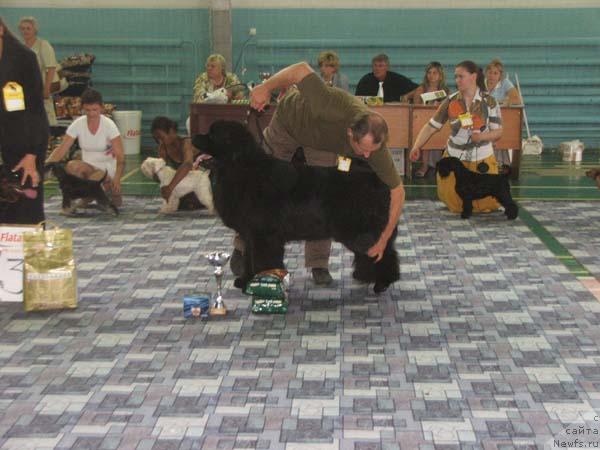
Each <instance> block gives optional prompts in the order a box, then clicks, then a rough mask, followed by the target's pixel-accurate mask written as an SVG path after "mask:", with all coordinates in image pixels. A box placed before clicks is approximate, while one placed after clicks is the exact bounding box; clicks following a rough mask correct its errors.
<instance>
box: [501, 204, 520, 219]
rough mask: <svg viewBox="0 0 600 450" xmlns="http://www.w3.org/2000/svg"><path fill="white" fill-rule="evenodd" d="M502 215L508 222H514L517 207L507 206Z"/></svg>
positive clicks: (517, 211)
mask: <svg viewBox="0 0 600 450" xmlns="http://www.w3.org/2000/svg"><path fill="white" fill-rule="evenodd" d="M504 214H505V215H506V218H507V219H508V220H515V219H516V218H517V216H518V215H519V207H518V206H517V205H509V206H508V207H507V208H506V209H505V210H504Z"/></svg>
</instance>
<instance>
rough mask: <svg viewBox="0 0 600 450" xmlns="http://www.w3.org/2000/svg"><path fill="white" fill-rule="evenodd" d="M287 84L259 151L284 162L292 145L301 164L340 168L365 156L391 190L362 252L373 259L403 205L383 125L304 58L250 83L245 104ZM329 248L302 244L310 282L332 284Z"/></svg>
mask: <svg viewBox="0 0 600 450" xmlns="http://www.w3.org/2000/svg"><path fill="white" fill-rule="evenodd" d="M292 85H296V86H297V89H295V88H294V89H290V90H289V91H288V92H287V93H286V94H285V96H284V97H283V98H282V99H281V101H280V102H279V104H278V106H277V111H276V112H275V115H274V116H273V119H272V120H271V123H270V124H269V126H268V127H267V128H266V129H265V130H264V142H265V149H266V150H267V152H272V154H273V156H275V157H276V158H279V159H283V160H286V161H290V160H291V159H292V157H293V155H294V153H295V151H296V149H297V148H298V147H302V148H303V149H304V155H305V157H306V162H307V164H309V165H312V166H336V165H337V166H338V169H340V170H343V169H344V166H345V165H347V164H348V162H349V161H348V160H347V159H348V158H350V157H354V158H357V157H358V158H362V159H364V160H366V161H367V162H368V164H369V166H370V167H371V168H372V169H373V171H374V172H375V173H376V174H377V176H378V177H379V178H380V179H381V181H383V182H384V183H385V184H386V185H388V186H389V187H390V193H391V195H390V214H389V219H388V223H387V225H386V227H385V229H384V230H383V232H382V233H381V236H380V237H379V240H378V241H377V242H376V243H375V245H373V246H372V247H371V248H370V249H369V251H368V255H369V256H371V257H373V258H375V260H376V261H379V260H380V259H381V257H382V256H383V251H384V249H385V246H386V244H387V241H388V239H389V238H390V236H391V235H392V233H393V231H394V229H395V228H396V226H397V224H398V219H399V218H400V214H401V212H402V206H403V205H404V187H403V185H402V180H401V179H400V176H399V175H398V172H397V171H396V167H395V166H394V162H393V160H392V155H391V154H390V151H389V150H388V149H387V148H386V145H385V142H386V140H387V138H388V129H387V124H386V123H385V120H384V119H383V117H381V116H380V115H379V114H377V113H374V112H371V111H369V109H368V108H367V106H366V105H365V104H364V103H363V102H361V101H360V100H359V99H358V98H356V97H354V96H352V95H351V94H349V93H347V92H345V91H343V90H341V89H338V88H334V87H330V86H327V85H325V83H323V81H322V80H321V79H320V78H319V76H318V75H317V74H316V73H315V72H314V71H313V70H312V68H311V67H310V66H309V65H308V64H307V63H304V62H301V63H297V64H294V65H291V66H289V67H286V68H285V69H283V70H281V71H280V72H278V73H277V74H275V75H274V76H272V77H271V78H269V79H268V80H266V81H265V82H264V83H262V84H260V85H259V86H257V87H255V88H254V89H253V90H252V92H251V94H250V101H251V102H250V104H251V106H252V107H253V108H255V109H257V110H259V111H262V110H263V109H264V107H265V105H266V104H267V103H268V102H269V100H270V98H271V92H272V91H274V90H278V89H286V88H288V87H290V86H292ZM346 170H347V169H346ZM236 241H237V242H236V250H237V251H236V252H234V258H237V259H238V261H239V260H240V259H241V258H240V256H241V254H240V251H242V250H243V246H242V245H240V244H241V243H240V241H239V239H237V240H236ZM330 252H331V240H324V241H309V242H306V246H305V265H306V267H310V268H311V269H312V276H313V279H314V281H315V283H316V284H319V285H327V284H330V283H331V282H332V279H331V275H330V274H329V270H328V266H329V254H330ZM232 262H233V261H232ZM234 265H235V264H232V267H233V266H234Z"/></svg>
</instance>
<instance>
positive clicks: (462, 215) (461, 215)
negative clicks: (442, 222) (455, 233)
mask: <svg viewBox="0 0 600 450" xmlns="http://www.w3.org/2000/svg"><path fill="white" fill-rule="evenodd" d="M460 217H461V218H462V219H468V218H469V217H471V214H470V213H468V212H465V211H463V212H462V213H461V214H460Z"/></svg>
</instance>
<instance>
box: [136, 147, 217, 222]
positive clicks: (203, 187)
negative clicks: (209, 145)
mask: <svg viewBox="0 0 600 450" xmlns="http://www.w3.org/2000/svg"><path fill="white" fill-rule="evenodd" d="M141 170H142V173H143V174H144V175H146V176H147V177H148V178H150V179H151V180H156V179H157V178H158V181H160V187H163V186H167V185H168V184H169V183H170V182H171V180H172V179H173V177H174V176H175V172H176V171H175V169H173V168H172V167H169V166H167V163H166V162H165V161H164V160H163V159H162V158H146V159H145V160H144V162H143V163H142V166H141ZM209 174H210V170H206V169H202V168H200V169H198V170H190V172H189V173H188V174H187V175H186V176H185V178H184V179H183V180H181V181H180V182H179V184H178V185H177V186H175V189H173V193H172V194H171V197H169V200H168V201H166V200H164V199H163V205H162V206H161V208H160V210H159V212H161V213H163V214H171V213H174V212H176V211H177V208H178V207H179V199H181V197H183V196H184V195H186V194H189V193H190V192H193V193H194V194H196V197H198V200H200V203H202V204H203V205H204V206H206V209H207V210H208V212H209V213H210V214H214V213H215V211H214V205H213V198H212V189H211V187H210V179H209V177H208V176H209Z"/></svg>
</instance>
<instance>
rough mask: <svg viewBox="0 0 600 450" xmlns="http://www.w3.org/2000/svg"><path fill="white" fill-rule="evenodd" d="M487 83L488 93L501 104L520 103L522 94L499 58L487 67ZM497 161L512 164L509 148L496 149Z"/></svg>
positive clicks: (501, 163)
mask: <svg viewBox="0 0 600 450" xmlns="http://www.w3.org/2000/svg"><path fill="white" fill-rule="evenodd" d="M485 85H486V87H487V91H488V94H489V95H491V96H492V97H494V98H495V99H496V101H497V102H498V103H499V104H500V105H501V106H510V105H520V104H521V103H522V100H521V96H520V95H519V91H518V90H517V88H516V87H515V86H514V85H513V84H512V83H511V82H510V80H509V79H508V77H507V76H506V73H505V72H504V64H502V61H500V60H499V59H492V61H491V62H490V63H489V64H488V65H487V66H486V68H485ZM494 155H495V156H496V161H497V162H498V164H500V165H510V156H509V154H508V150H497V149H494Z"/></svg>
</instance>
